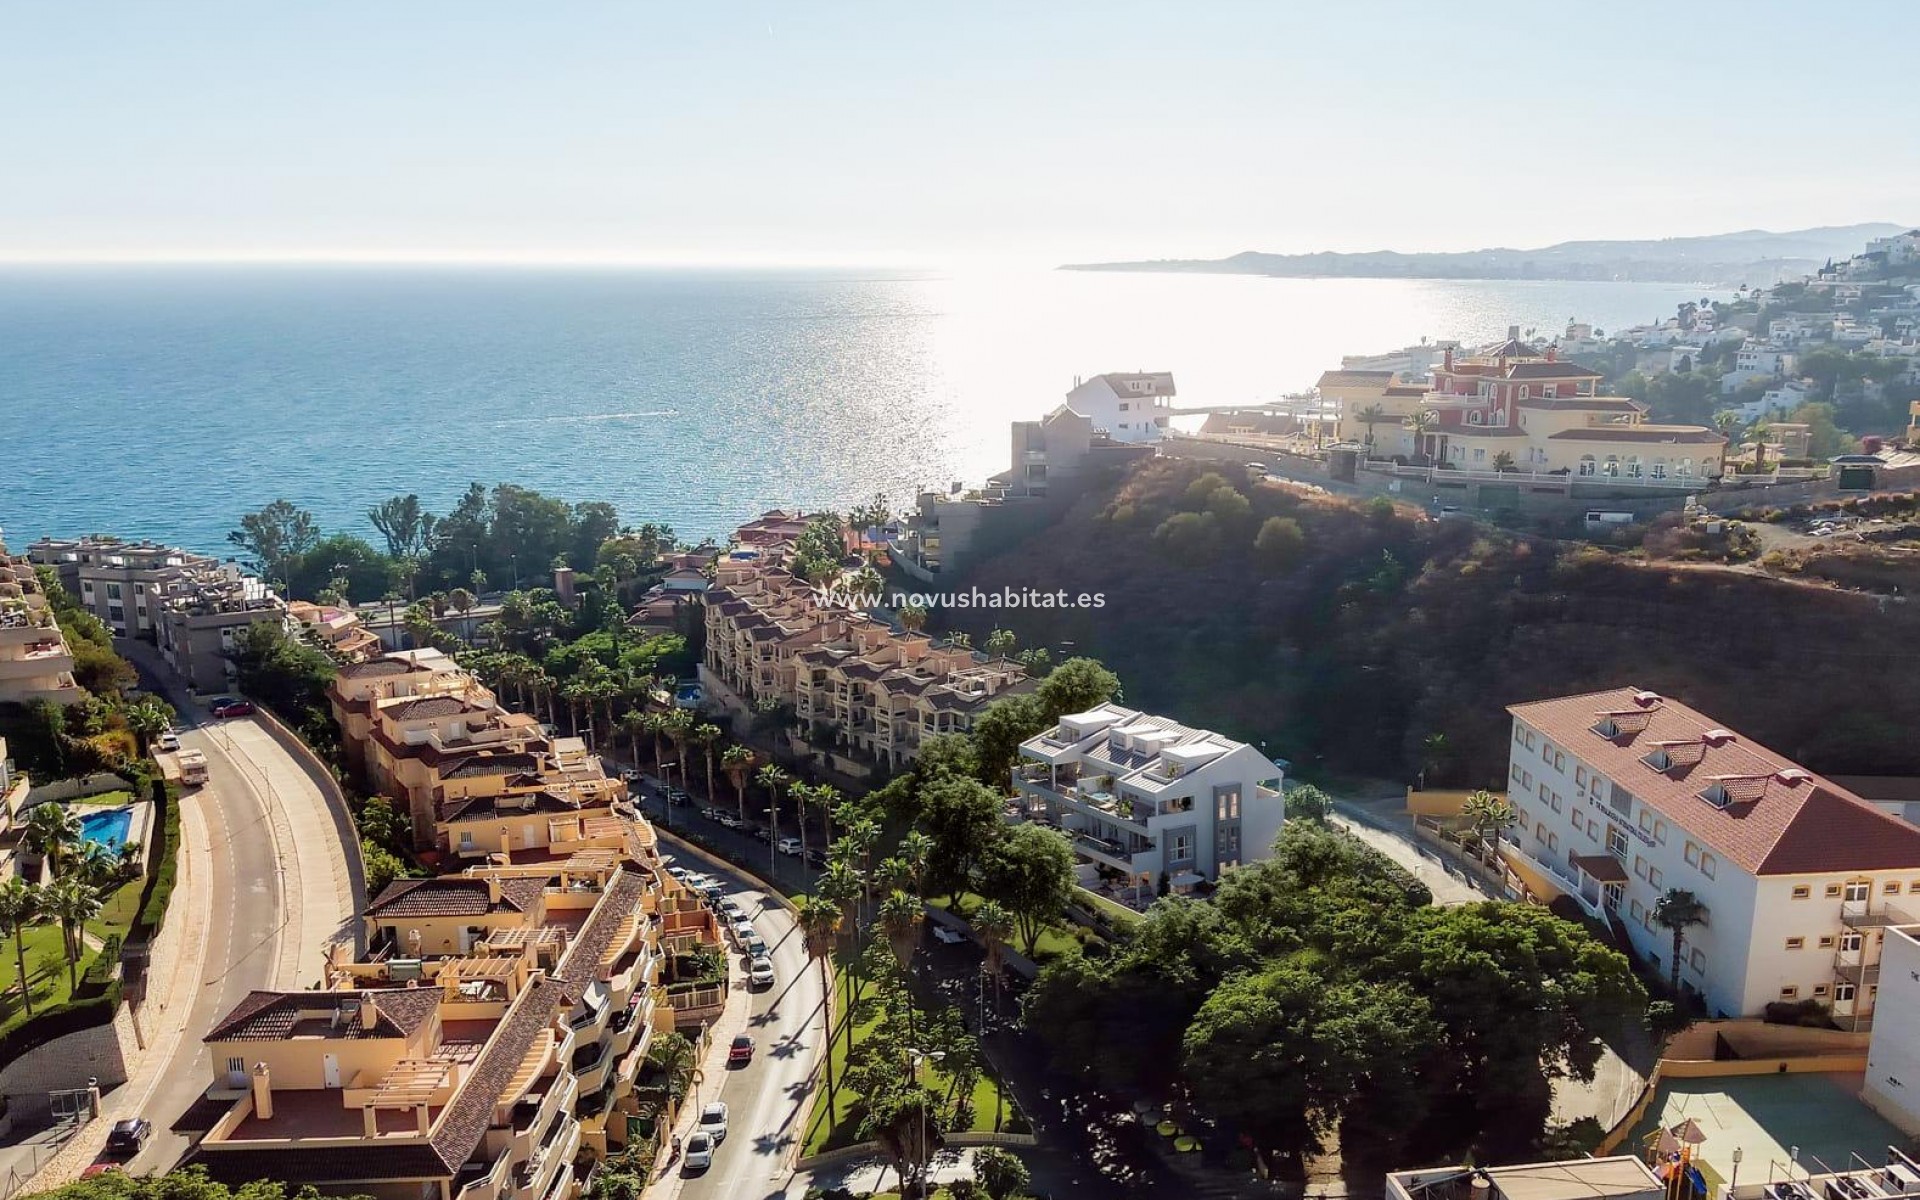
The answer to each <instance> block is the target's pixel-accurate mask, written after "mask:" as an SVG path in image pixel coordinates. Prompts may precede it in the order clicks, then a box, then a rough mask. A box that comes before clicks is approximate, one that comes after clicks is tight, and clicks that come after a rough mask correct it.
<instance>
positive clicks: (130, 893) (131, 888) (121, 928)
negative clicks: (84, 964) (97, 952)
mask: <svg viewBox="0 0 1920 1200" xmlns="http://www.w3.org/2000/svg"><path fill="white" fill-rule="evenodd" d="M145 886H146V877H145V876H141V877H139V878H136V879H134V880H133V881H131V882H129V883H123V884H121V885H120V886H119V887H118V888H116V889H115V890H114V891H112V892H111V893H109V894H108V895H107V897H106V899H105V901H104V902H103V903H102V904H101V905H100V915H99V916H97V917H95V918H94V919H93V920H91V921H88V922H87V932H88V933H90V934H92V935H93V936H94V937H96V938H99V939H100V940H101V941H103V942H104V941H106V940H107V938H108V937H111V936H113V935H116V934H117V935H118V936H119V937H120V939H121V940H122V941H125V940H126V936H127V930H129V929H131V928H133V922H134V920H135V918H137V917H139V915H140V890H141V888H143V887H145Z"/></svg>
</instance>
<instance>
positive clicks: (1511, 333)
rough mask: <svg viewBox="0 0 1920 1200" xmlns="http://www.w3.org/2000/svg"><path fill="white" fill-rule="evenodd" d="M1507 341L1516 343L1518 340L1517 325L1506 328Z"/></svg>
mask: <svg viewBox="0 0 1920 1200" xmlns="http://www.w3.org/2000/svg"><path fill="white" fill-rule="evenodd" d="M1507 340H1508V341H1510V342H1517V341H1519V340H1520V327H1519V326H1518V325H1509V326H1507Z"/></svg>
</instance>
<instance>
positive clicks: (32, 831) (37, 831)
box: [26, 804, 86, 878]
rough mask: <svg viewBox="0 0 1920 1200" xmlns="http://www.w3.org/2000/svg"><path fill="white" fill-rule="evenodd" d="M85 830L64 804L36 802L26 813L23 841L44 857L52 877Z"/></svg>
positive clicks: (76, 816) (77, 843) (78, 842)
mask: <svg viewBox="0 0 1920 1200" xmlns="http://www.w3.org/2000/svg"><path fill="white" fill-rule="evenodd" d="M85 832H86V831H85V828H84V827H83V826H82V825H81V824H80V818H79V816H78V815H76V814H75V813H74V811H73V810H72V809H70V808H68V807H67V806H66V805H64V804H39V805H36V806H35V807H34V810H33V812H32V813H31V814H29V815H28V817H27V832H26V838H27V845H28V846H29V847H31V848H32V849H33V852H34V853H35V854H38V855H39V856H40V857H42V858H44V859H46V860H47V868H48V869H49V870H51V871H52V872H53V874H54V876H55V877H56V878H58V877H59V875H60V873H61V871H62V870H63V869H64V868H65V866H66V863H67V859H68V858H69V857H70V856H71V855H72V854H73V853H74V852H75V851H77V850H78V849H79V847H80V841H81V838H82V837H83V836H84V835H85Z"/></svg>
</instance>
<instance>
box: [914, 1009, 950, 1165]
mask: <svg viewBox="0 0 1920 1200" xmlns="http://www.w3.org/2000/svg"><path fill="white" fill-rule="evenodd" d="M908 1003H909V1004H911V1003H912V1001H911V1000H909V1001H908ZM946 1057H947V1052H946V1051H945V1050H915V1049H914V1048H912V1047H911V1046H909V1047H908V1048H907V1059H908V1061H910V1062H911V1063H912V1064H913V1066H912V1069H911V1070H910V1071H909V1072H908V1073H907V1077H908V1078H909V1079H910V1080H912V1081H913V1083H914V1084H915V1085H916V1086H917V1085H918V1084H919V1082H920V1064H921V1063H923V1062H936V1063H937V1062H940V1061H942V1060H944V1059H945V1058H946ZM927 1096H928V1092H927V1090H926V1089H925V1088H922V1089H921V1091H920V1154H919V1159H920V1200H927V1174H928V1173H929V1172H930V1171H932V1170H933V1123H932V1121H931V1120H930V1119H929V1118H928V1116H927Z"/></svg>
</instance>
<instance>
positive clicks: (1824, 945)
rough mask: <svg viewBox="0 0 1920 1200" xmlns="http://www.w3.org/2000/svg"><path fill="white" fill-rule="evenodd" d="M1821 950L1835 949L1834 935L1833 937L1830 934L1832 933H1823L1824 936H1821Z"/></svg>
mask: <svg viewBox="0 0 1920 1200" xmlns="http://www.w3.org/2000/svg"><path fill="white" fill-rule="evenodd" d="M1820 948H1821V949H1822V950H1831V949H1833V935H1832V934H1830V933H1823V934H1821V935H1820Z"/></svg>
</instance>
